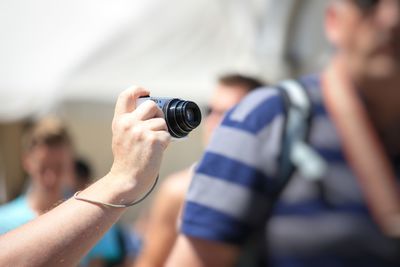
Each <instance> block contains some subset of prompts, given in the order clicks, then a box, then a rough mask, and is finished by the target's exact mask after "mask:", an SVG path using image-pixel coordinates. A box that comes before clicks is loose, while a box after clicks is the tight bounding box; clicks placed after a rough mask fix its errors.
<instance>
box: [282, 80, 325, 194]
mask: <svg viewBox="0 0 400 267" xmlns="http://www.w3.org/2000/svg"><path fill="white" fill-rule="evenodd" d="M278 88H279V89H278V90H279V91H280V93H281V94H282V96H283V99H284V102H285V108H286V121H285V125H284V130H283V133H282V149H281V155H280V160H279V169H278V176H279V177H278V179H279V181H278V189H277V192H276V196H275V199H276V198H277V197H279V195H280V193H281V191H282V190H283V189H284V187H285V185H286V184H287V183H288V181H289V180H290V177H291V176H292V174H293V173H294V171H295V170H296V171H298V172H299V173H300V174H301V175H302V176H303V177H305V178H307V179H310V180H313V181H316V180H318V179H319V178H320V177H321V176H322V174H323V173H324V172H325V170H326V167H327V166H326V163H325V161H324V160H323V159H322V158H321V156H319V155H318V153H316V152H315V151H314V150H313V148H311V147H310V146H309V144H308V136H309V133H310V128H311V123H312V102H311V100H310V98H309V96H308V94H307V92H306V88H304V86H303V85H302V84H301V83H300V82H298V81H295V80H287V81H284V82H282V83H281V84H280V85H279V86H278Z"/></svg>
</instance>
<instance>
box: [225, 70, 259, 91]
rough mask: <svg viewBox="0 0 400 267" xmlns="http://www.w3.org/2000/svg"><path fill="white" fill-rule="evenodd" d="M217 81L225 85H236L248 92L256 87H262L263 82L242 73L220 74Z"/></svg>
mask: <svg viewBox="0 0 400 267" xmlns="http://www.w3.org/2000/svg"><path fill="white" fill-rule="evenodd" d="M218 82H219V83H220V84H223V85H227V86H238V87H241V88H243V89H245V90H246V91H247V92H250V91H252V90H254V89H256V88H258V87H262V86H264V85H265V83H264V82H263V81H262V80H260V79H258V78H255V77H250V76H245V75H242V74H225V75H222V76H220V78H219V79H218Z"/></svg>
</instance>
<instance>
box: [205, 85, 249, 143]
mask: <svg viewBox="0 0 400 267" xmlns="http://www.w3.org/2000/svg"><path fill="white" fill-rule="evenodd" d="M246 93H247V91H246V90H245V89H243V88H241V87H239V86H236V87H232V86H227V85H223V84H220V85H218V86H217V88H215V90H214V92H213V94H212V96H211V98H210V100H209V103H208V111H207V115H206V117H205V120H204V142H205V145H206V144H208V142H209V141H210V137H211V135H212V132H213V131H214V129H215V128H216V127H217V126H218V125H219V124H220V123H221V120H222V118H223V116H224V114H225V112H226V111H228V110H229V109H231V108H232V107H233V106H235V105H236V104H238V103H239V102H240V100H241V99H242V98H243V97H244V96H245V95H246Z"/></svg>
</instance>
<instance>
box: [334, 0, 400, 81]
mask: <svg viewBox="0 0 400 267" xmlns="http://www.w3.org/2000/svg"><path fill="white" fill-rule="evenodd" d="M399 9H400V1H399V0H341V1H340V0H338V1H336V2H335V3H334V4H333V5H332V7H331V8H330V9H329V10H328V12H327V19H326V30H327V33H328V37H329V38H330V40H331V41H332V42H333V44H334V45H335V46H336V48H337V49H338V52H339V53H341V54H342V55H344V56H345V57H344V58H345V59H346V64H347V65H348V67H349V70H350V71H351V72H354V73H356V74H357V75H361V77H367V78H374V79H376V78H378V79H379V78H384V79H385V78H388V77H394V76H396V75H399V73H400V10H399Z"/></svg>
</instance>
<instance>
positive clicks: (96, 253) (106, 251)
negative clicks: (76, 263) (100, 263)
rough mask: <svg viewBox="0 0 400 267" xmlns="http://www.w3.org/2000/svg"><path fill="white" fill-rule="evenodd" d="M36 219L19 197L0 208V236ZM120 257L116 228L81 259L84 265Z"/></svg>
mask: <svg viewBox="0 0 400 267" xmlns="http://www.w3.org/2000/svg"><path fill="white" fill-rule="evenodd" d="M35 217H36V214H35V213H34V212H33V211H32V209H31V208H30V207H29V205H28V201H27V197H26V195H21V196H19V197H18V198H16V199H14V200H13V201H11V202H9V203H7V204H4V205H2V206H0V234H4V233H6V232H8V231H10V230H12V229H14V228H17V227H19V226H21V225H23V224H25V223H27V222H29V221H31V220H33V219H34V218H35ZM121 256H122V251H121V248H120V245H119V240H118V229H117V227H116V226H113V227H111V229H110V230H109V231H108V232H107V233H106V234H105V235H104V236H103V238H102V239H101V240H100V241H99V242H98V243H97V244H96V245H95V246H94V247H93V248H92V250H91V251H89V253H88V254H87V255H86V256H85V257H84V258H83V259H82V262H81V263H82V264H83V265H86V264H87V263H88V262H89V261H90V260H92V259H95V258H101V259H104V260H107V261H116V260H118V259H120V258H121Z"/></svg>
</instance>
